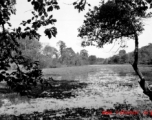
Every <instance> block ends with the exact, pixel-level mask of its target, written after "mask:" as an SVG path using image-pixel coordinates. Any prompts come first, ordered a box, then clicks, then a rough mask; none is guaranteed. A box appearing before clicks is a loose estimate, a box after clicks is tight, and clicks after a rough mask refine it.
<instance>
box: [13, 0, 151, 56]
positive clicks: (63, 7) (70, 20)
mask: <svg viewBox="0 0 152 120" xmlns="http://www.w3.org/2000/svg"><path fill="white" fill-rule="evenodd" d="M74 1H75V0H59V6H60V10H55V11H54V12H53V13H52V14H53V18H55V19H57V22H56V23H55V27H57V31H58V34H57V36H56V38H52V39H49V38H48V37H47V36H45V35H44V29H45V28H42V29H40V30H39V33H40V34H41V38H40V42H41V43H42V44H43V45H50V46H53V47H56V48H57V45H56V44H57V42H58V41H59V40H62V41H64V42H65V43H66V46H67V47H71V48H72V49H73V50H74V51H75V52H80V50H82V49H86V50H87V51H88V54H89V55H96V56H97V57H101V58H108V57H110V56H113V55H115V54H118V52H119V50H121V49H122V48H120V47H119V44H118V43H113V44H111V45H105V46H104V47H103V48H96V47H95V46H89V47H84V48H83V47H81V42H82V41H83V40H82V39H81V38H80V37H77V35H78V28H79V27H80V26H82V24H83V20H85V17H84V15H85V14H86V12H87V11H88V9H89V8H90V9H92V8H93V7H94V6H95V5H96V6H98V5H99V2H100V0H87V1H88V3H90V4H91V7H86V8H85V11H83V12H80V13H79V12H78V10H76V9H74V7H73V5H72V3H73V2H74ZM15 7H16V10H17V11H16V15H13V16H12V17H11V20H10V21H11V23H12V25H13V27H17V26H19V24H20V23H21V21H22V20H27V19H28V18H31V10H32V6H31V4H30V3H29V2H27V0H17V4H16V6H15ZM144 24H145V26H144V28H145V30H144V31H143V33H142V34H141V35H140V36H139V47H142V46H145V45H148V44H149V43H152V32H151V29H152V19H146V20H144ZM49 27H51V26H49ZM125 44H126V45H127V46H128V47H126V48H123V49H125V50H126V52H131V51H133V50H134V40H127V41H125Z"/></svg>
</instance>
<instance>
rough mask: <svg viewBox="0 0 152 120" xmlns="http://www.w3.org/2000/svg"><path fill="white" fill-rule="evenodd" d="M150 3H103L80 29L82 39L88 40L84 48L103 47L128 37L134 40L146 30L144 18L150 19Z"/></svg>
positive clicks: (131, 0)
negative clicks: (148, 12)
mask: <svg viewBox="0 0 152 120" xmlns="http://www.w3.org/2000/svg"><path fill="white" fill-rule="evenodd" d="M149 5H150V3H149V2H146V1H144V0H113V1H108V2H106V3H104V2H102V3H100V5H99V6H98V7H97V6H96V7H94V9H93V10H89V12H88V13H87V14H86V15H85V18H86V20H84V23H83V25H82V26H81V27H80V28H79V35H78V36H80V37H81V38H86V39H87V40H85V41H83V42H82V46H89V45H95V46H97V47H103V45H104V44H107V43H112V42H113V41H114V40H121V39H122V38H124V37H126V38H129V39H132V38H134V35H135V34H137V35H139V34H141V33H142V31H143V30H144V28H143V23H142V18H145V17H150V15H151V14H147V13H146V11H147V9H148V8H149Z"/></svg>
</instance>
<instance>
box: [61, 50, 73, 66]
mask: <svg viewBox="0 0 152 120" xmlns="http://www.w3.org/2000/svg"><path fill="white" fill-rule="evenodd" d="M74 57H75V52H74V51H73V49H72V48H66V49H65V50H64V52H63V54H62V59H63V64H66V65H74V64H75V63H74V62H75V61H74Z"/></svg>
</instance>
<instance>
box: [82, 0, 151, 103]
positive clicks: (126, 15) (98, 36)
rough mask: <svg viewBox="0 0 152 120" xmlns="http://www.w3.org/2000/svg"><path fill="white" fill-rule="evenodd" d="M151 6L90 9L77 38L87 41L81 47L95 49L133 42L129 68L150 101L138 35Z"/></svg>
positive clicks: (113, 4) (115, 4) (120, 0)
mask: <svg viewBox="0 0 152 120" xmlns="http://www.w3.org/2000/svg"><path fill="white" fill-rule="evenodd" d="M151 7H152V1H150V0H147V1H145V0H111V1H108V2H106V3H104V2H102V3H101V4H100V5H99V7H97V6H96V7H94V10H89V12H88V13H87V14H86V16H85V17H86V20H85V21H84V24H83V25H82V27H80V28H79V36H80V37H82V38H84V37H85V39H87V40H85V41H83V42H82V45H83V46H89V45H96V46H97V47H103V45H105V44H110V43H113V42H114V41H116V40H117V41H120V43H121V42H122V41H121V40H122V39H123V38H129V39H134V41H135V51H134V63H133V64H132V66H133V68H134V70H135V72H136V73H137V75H138V76H139V78H140V82H139V84H140V86H141V88H142V89H143V92H144V93H145V94H146V95H147V96H149V98H150V99H151V100H152V91H151V90H150V88H149V86H148V84H147V82H146V81H145V78H144V76H143V75H142V73H141V72H140V71H139V68H138V44H139V43H138V42H139V40H138V36H139V35H140V34H141V33H142V32H143V30H144V28H143V22H142V18H149V17H151V13H147V10H148V9H150V8H151ZM95 43H97V44H95Z"/></svg>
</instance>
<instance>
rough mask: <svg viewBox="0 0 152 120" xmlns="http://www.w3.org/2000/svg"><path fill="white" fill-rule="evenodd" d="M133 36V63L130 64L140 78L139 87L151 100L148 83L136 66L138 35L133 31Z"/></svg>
mask: <svg viewBox="0 0 152 120" xmlns="http://www.w3.org/2000/svg"><path fill="white" fill-rule="evenodd" d="M134 37H135V50H134V63H133V65H132V66H133V68H134V70H135V72H136V74H137V75H138V76H139V78H140V81H139V84H140V87H141V88H142V89H143V93H144V94H146V95H147V96H148V97H149V98H150V100H151V101H152V90H151V89H150V88H149V85H148V83H147V82H146V81H145V78H144V76H143V75H142V73H141V72H140V70H139V68H138V35H137V33H135V36H134Z"/></svg>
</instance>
